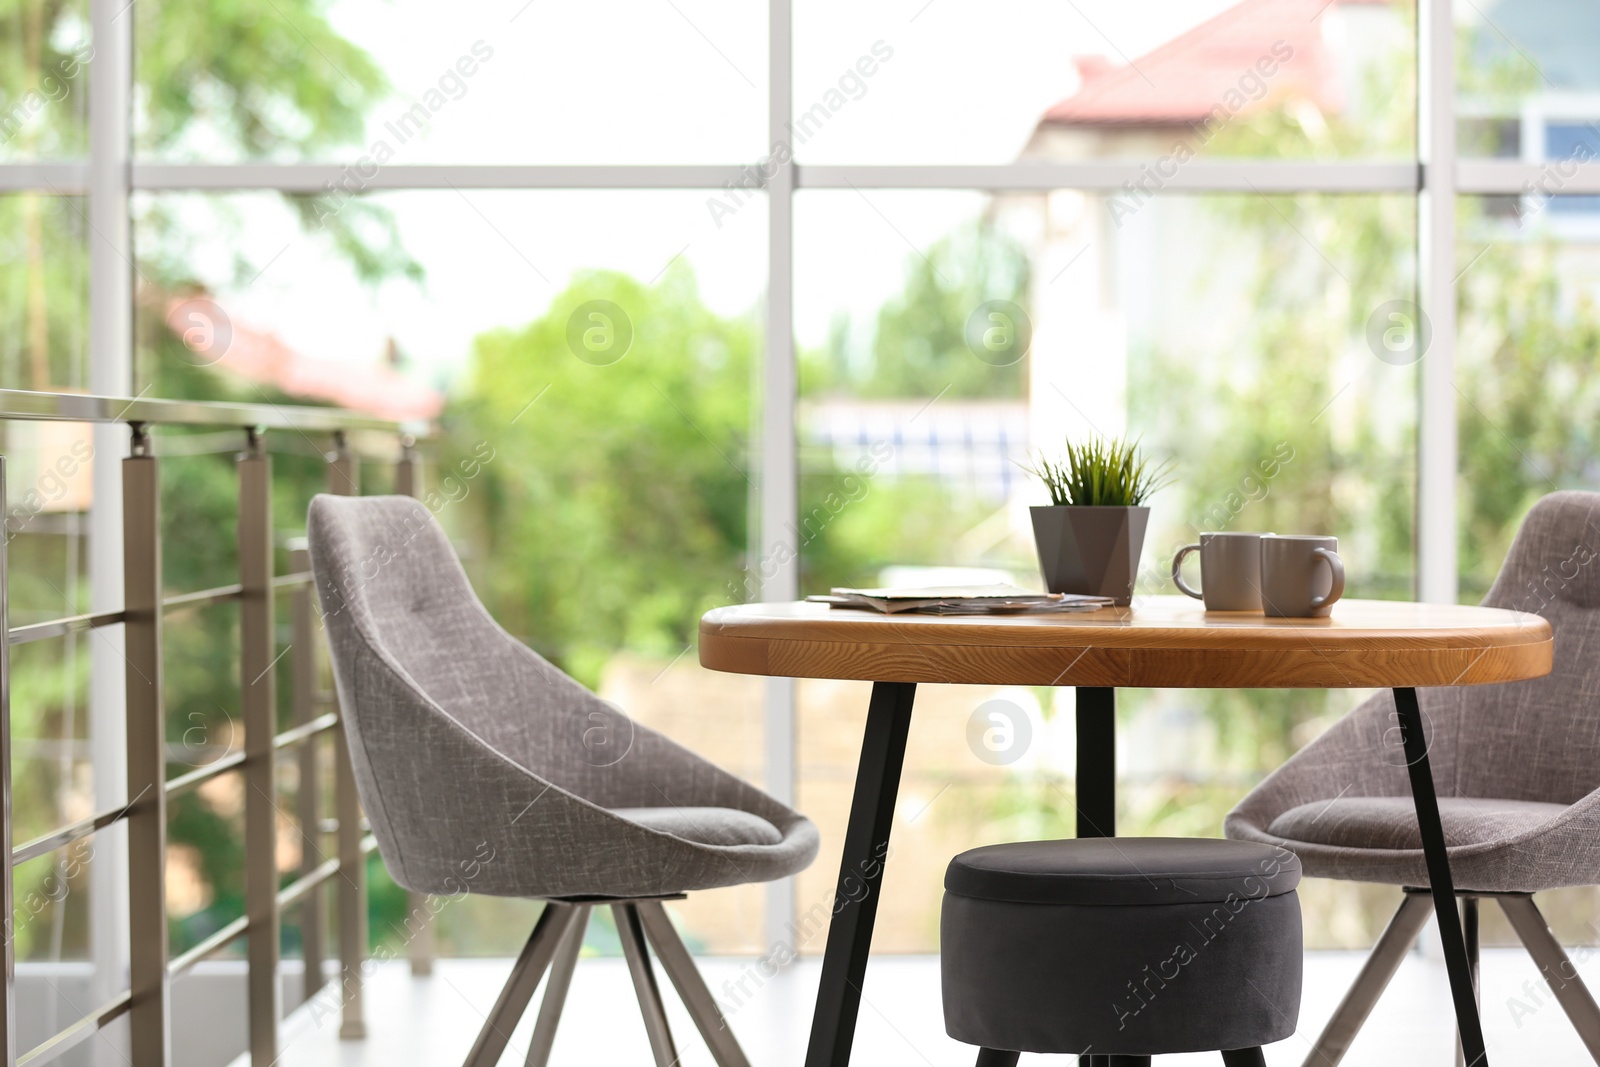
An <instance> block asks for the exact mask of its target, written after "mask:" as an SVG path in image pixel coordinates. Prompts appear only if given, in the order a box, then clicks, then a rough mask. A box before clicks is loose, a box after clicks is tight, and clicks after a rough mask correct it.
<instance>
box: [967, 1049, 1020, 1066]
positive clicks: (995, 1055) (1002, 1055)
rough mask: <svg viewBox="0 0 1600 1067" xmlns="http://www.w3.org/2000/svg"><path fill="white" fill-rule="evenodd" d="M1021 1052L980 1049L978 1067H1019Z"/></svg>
mask: <svg viewBox="0 0 1600 1067" xmlns="http://www.w3.org/2000/svg"><path fill="white" fill-rule="evenodd" d="M1020 1055H1022V1053H1020V1052H1006V1051H1004V1050H1003V1049H997V1048H980V1049H979V1050H978V1062H977V1065H976V1067H1017V1057H1018V1056H1020Z"/></svg>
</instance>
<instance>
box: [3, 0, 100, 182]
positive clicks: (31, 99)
mask: <svg viewBox="0 0 1600 1067" xmlns="http://www.w3.org/2000/svg"><path fill="white" fill-rule="evenodd" d="M93 55H94V48H93V46H92V45H91V44H90V43H89V4H88V0H65V2H63V3H53V4H45V3H42V2H34V3H16V4H6V5H5V6H4V7H0V162H3V161H7V160H23V159H28V160H32V159H61V158H64V157H71V156H81V155H83V154H84V153H85V151H86V150H87V140H86V136H87V121H88V114H89V106H88V101H89V61H90V59H91V58H92V57H93Z"/></svg>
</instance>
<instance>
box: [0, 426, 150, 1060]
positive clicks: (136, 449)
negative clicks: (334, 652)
mask: <svg viewBox="0 0 1600 1067" xmlns="http://www.w3.org/2000/svg"><path fill="white" fill-rule="evenodd" d="M122 565H123V577H122V596H123V608H124V612H125V621H124V650H123V654H124V657H125V658H126V660H127V669H126V671H124V672H123V674H124V679H125V684H126V686H127V715H128V720H127V722H128V739H127V749H128V797H129V804H128V816H127V821H128V908H129V921H128V931H129V946H128V949H129V951H128V960H129V968H128V973H129V988H130V993H131V995H130V999H129V1011H128V1018H129V1026H130V1030H131V1039H132V1040H131V1049H130V1051H131V1053H132V1057H133V1062H134V1063H137V1064H139V1067H163V1065H165V1064H167V1063H169V1062H170V1061H171V1051H170V1050H171V1047H172V1040H171V1018H170V1007H169V1003H168V1000H169V998H168V977H167V873H166V869H167V790H166V777H167V750H166V723H165V721H164V720H165V716H164V703H163V698H162V679H161V615H162V606H161V479H160V468H159V465H158V463H157V460H156V457H155V456H154V455H153V454H152V453H151V450H150V437H149V435H148V434H147V433H146V432H145V428H144V427H143V426H142V425H140V424H138V423H134V424H133V442H132V449H131V453H130V455H129V456H128V457H127V458H126V459H124V460H123V461H122ZM7 821H8V822H9V821H10V812H9V811H8V812H7Z"/></svg>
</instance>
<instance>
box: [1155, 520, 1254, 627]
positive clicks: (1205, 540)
mask: <svg viewBox="0 0 1600 1067" xmlns="http://www.w3.org/2000/svg"><path fill="white" fill-rule="evenodd" d="M1191 552H1198V553H1200V588H1199V589H1191V588H1190V587H1189V583H1187V582H1185V581H1184V580H1183V561H1184V560H1185V559H1187V558H1188V556H1189V553H1191ZM1172 581H1173V584H1175V585H1176V586H1177V587H1178V589H1179V591H1180V592H1182V593H1184V594H1185V595H1187V596H1192V597H1194V598H1195V599H1196V600H1202V601H1204V602H1205V605H1206V610H1207V611H1260V610H1261V535H1260V534H1255V533H1203V534H1201V535H1200V541H1199V543H1198V544H1193V545H1184V546H1183V547H1182V548H1180V549H1178V554H1177V555H1176V556H1173V557H1172Z"/></svg>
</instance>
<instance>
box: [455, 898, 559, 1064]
mask: <svg viewBox="0 0 1600 1067" xmlns="http://www.w3.org/2000/svg"><path fill="white" fill-rule="evenodd" d="M574 911H575V909H574V908H573V907H572V906H571V905H568V904H558V903H556V902H555V901H551V902H550V903H548V904H546V905H545V906H544V911H543V912H541V913H540V915H539V922H538V923H537V924H536V925H535V926H534V928H533V933H532V934H531V935H529V937H528V943H527V944H526V945H524V946H523V947H522V953H521V955H519V956H518V957H517V962H516V963H515V964H513V965H512V967H511V977H510V978H508V979H506V984H505V988H503V989H501V990H500V998H499V999H498V1000H496V1001H495V1002H494V1007H492V1008H490V1009H489V1014H488V1016H487V1017H485V1019H484V1020H483V1029H482V1030H480V1031H478V1040H476V1041H474V1042H473V1043H472V1051H471V1052H468V1053H467V1058H466V1061H465V1063H464V1064H463V1067H494V1065H495V1064H497V1063H499V1062H500V1055H501V1053H503V1052H505V1050H506V1043H507V1042H508V1041H510V1040H511V1031H513V1030H515V1029H516V1028H517V1022H518V1020H520V1019H521V1018H522V1013H523V1012H525V1011H527V1010H528V1001H530V1000H532V999H533V991H534V990H535V989H537V988H539V979H540V978H542V977H544V972H545V968H546V967H549V966H550V961H551V960H552V959H554V958H555V954H556V949H557V948H558V947H560V944H561V938H562V935H563V934H565V933H566V932H567V927H569V926H570V925H572V920H573V914H574Z"/></svg>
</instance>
